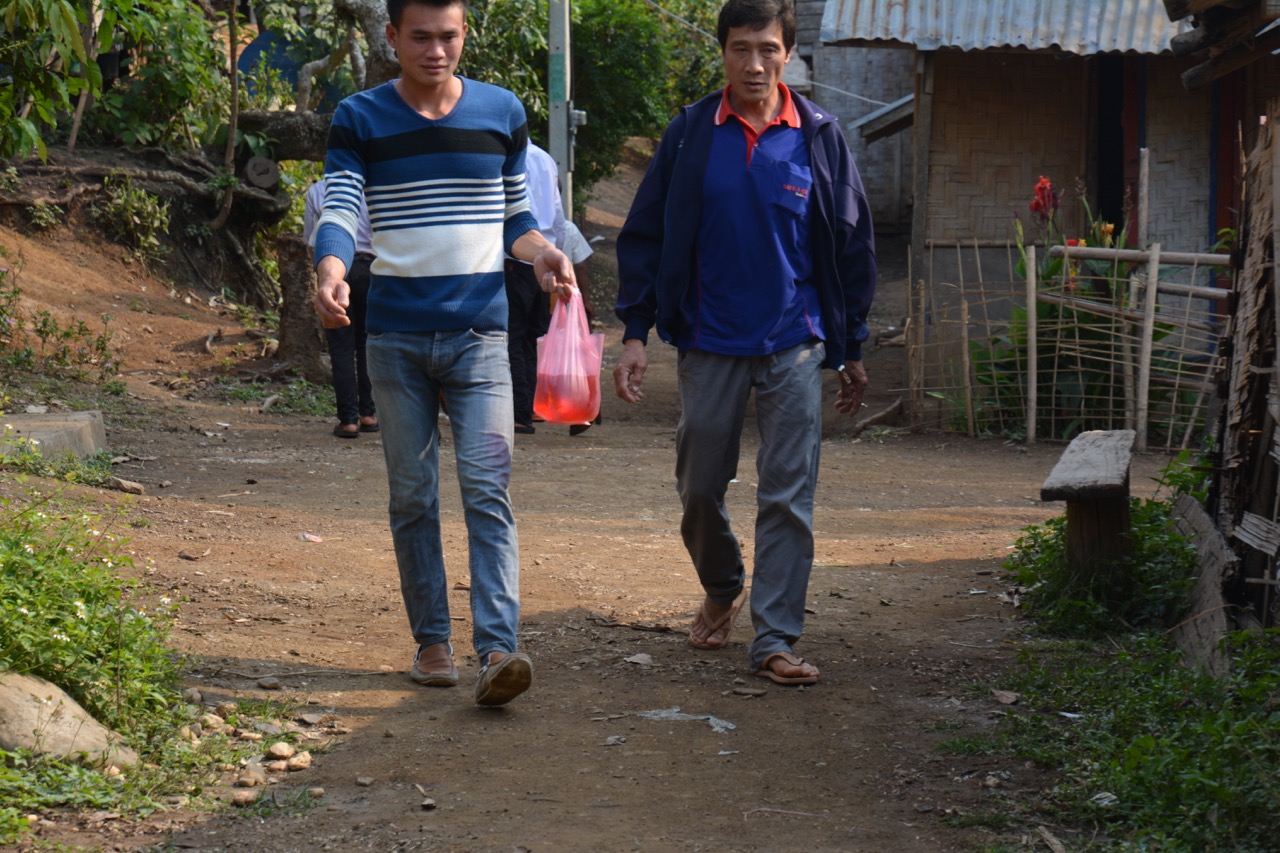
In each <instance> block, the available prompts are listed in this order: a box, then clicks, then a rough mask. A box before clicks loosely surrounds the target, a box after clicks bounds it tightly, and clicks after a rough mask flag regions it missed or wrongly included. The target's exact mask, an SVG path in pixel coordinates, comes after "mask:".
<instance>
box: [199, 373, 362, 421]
mask: <svg viewBox="0 0 1280 853" xmlns="http://www.w3.org/2000/svg"><path fill="white" fill-rule="evenodd" d="M206 393H207V394H209V395H210V396H212V397H213V398H214V399H215V400H221V401H222V402H225V403H237V404H243V403H254V404H261V403H262V402H263V401H265V400H268V399H270V398H272V397H275V398H276V399H275V400H274V401H273V402H272V404H271V408H270V410H269V411H270V413H272V414H280V415H315V416H317V417H328V416H330V415H332V414H333V413H334V412H335V411H337V400H336V398H335V397H334V393H333V387H332V386H331V385H316V384H314V383H312V382H308V381H306V380H305V379H292V380H290V381H288V382H272V383H263V382H241V381H239V380H235V379H219V380H217V381H216V382H213V383H212V384H210V385H209V387H208V389H206Z"/></svg>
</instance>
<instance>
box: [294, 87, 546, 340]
mask: <svg viewBox="0 0 1280 853" xmlns="http://www.w3.org/2000/svg"><path fill="white" fill-rule="evenodd" d="M527 144H528V128H527V126H526V125H525V115H524V108H523V107H522V106H521V105H520V102H519V101H518V100H517V99H516V98H515V96H514V95H512V94H511V93H510V92H508V91H507V90H505V89H500V88H498V87H496V86H490V85H487V84H484V83H478V82H476V81H474V80H467V79H464V80H463V94H462V99H461V100H460V101H459V102H458V104H457V105H456V106H455V107H454V109H453V110H452V111H451V112H450V113H449V115H447V116H445V117H444V118H442V119H438V120H431V119H427V118H424V117H422V116H421V115H419V114H418V113H417V112H416V111H414V110H412V109H410V108H409V107H408V105H407V104H405V103H404V101H403V100H402V99H401V98H400V96H399V94H398V93H397V92H396V90H395V87H394V84H392V83H387V84H384V85H382V86H379V87H377V88H375V89H371V90H369V91H367V92H361V93H359V94H357V95H353V96H352V97H350V98H347V99H346V100H344V101H343V102H342V103H341V104H340V105H339V106H338V111H337V113H335V115H334V119H333V125H332V126H331V128H330V131H329V151H328V161H327V163H326V166H325V171H326V175H327V177H328V178H329V182H328V192H327V193H326V195H325V208H324V214H323V215H322V216H321V218H320V226H319V228H318V232H317V238H316V257H317V258H321V257H324V256H325V255H336V256H338V257H339V258H343V259H344V260H347V263H348V265H349V264H350V257H351V253H352V252H354V234H355V222H356V216H357V215H358V211H359V198H360V195H361V194H363V195H364V196H365V199H366V201H367V203H368V206H369V219H370V222H371V223H372V226H373V246H374V253H375V254H376V255H377V260H376V261H374V264H373V268H372V275H371V280H370V290H369V317H368V327H369V331H370V332H374V333H377V332H389V331H443V330H458V329H478V330H492V329H505V328H506V324H507V303H506V292H505V289H504V287H503V275H502V259H503V253H504V251H509V249H510V247H511V244H512V243H514V242H515V240H516V238H518V237H519V236H520V235H522V234H524V233H525V232H526V231H529V230H531V229H533V228H536V227H537V226H536V223H535V221H534V218H533V216H532V214H531V213H530V210H529V201H528V194H527V192H526V190H525V177H524V159H525V150H526V147H527Z"/></svg>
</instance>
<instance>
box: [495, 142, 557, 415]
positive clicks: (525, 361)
mask: <svg viewBox="0 0 1280 853" xmlns="http://www.w3.org/2000/svg"><path fill="white" fill-rule="evenodd" d="M524 171H525V187H526V191H527V192H528V194H529V205H530V208H531V212H532V213H533V218H534V219H535V220H537V223H538V230H539V231H541V232H542V235H543V236H544V237H546V238H547V242H548V243H551V244H552V245H553V246H556V247H557V248H560V247H561V246H563V245H564V237H565V217H564V207H563V206H562V205H561V203H560V174H559V171H558V170H557V169H556V161H555V160H554V159H552V157H551V155H550V154H548V153H547V152H546V151H544V150H543V149H541V148H539V147H538V146H537V145H534V144H533V143H532V142H530V143H529V150H528V153H527V154H526V155H525V170H524ZM566 254H567V253H566ZM571 260H572V258H571ZM503 271H504V274H505V283H506V288H507V317H508V320H507V354H508V355H509V356H510V359H511V392H512V397H513V402H514V403H515V420H516V424H515V431H516V433H517V434H520V435H529V434H532V433H533V432H534V427H533V394H534V390H535V388H536V386H537V381H538V338H540V337H542V336H543V335H545V334H546V333H547V326H548V325H549V324H550V322H551V301H550V299H549V296H548V294H547V293H546V292H545V291H544V290H543V289H542V287H541V285H540V284H539V283H538V279H537V276H535V275H534V274H533V267H532V266H531V265H530V264H527V263H525V262H524V261H520V260H516V259H515V258H512V257H507V258H506V259H505V262H504V264H503Z"/></svg>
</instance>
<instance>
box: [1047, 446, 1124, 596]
mask: <svg viewBox="0 0 1280 853" xmlns="http://www.w3.org/2000/svg"><path fill="white" fill-rule="evenodd" d="M1133 442H1134V432H1133V430H1131V429H1117V430H1093V431H1092V432H1084V433H1081V434H1080V435H1078V436H1076V437H1075V438H1074V439H1072V441H1071V443H1070V444H1068V445H1067V449H1066V450H1064V451H1063V452H1062V456H1061V458H1059V459H1058V464H1057V465H1055V466H1053V471H1051V472H1050V473H1049V477H1048V479H1046V480H1045V481H1044V485H1043V486H1041V487H1040V500H1042V501H1066V502H1067V565H1068V567H1069V568H1071V569H1073V570H1079V571H1082V572H1088V573H1089V574H1095V573H1097V572H1098V571H1100V570H1103V569H1106V568H1109V567H1113V566H1115V565H1116V563H1117V562H1118V561H1120V560H1121V559H1123V558H1124V557H1125V555H1127V554H1128V553H1129V463H1130V461H1131V459H1132V457H1133Z"/></svg>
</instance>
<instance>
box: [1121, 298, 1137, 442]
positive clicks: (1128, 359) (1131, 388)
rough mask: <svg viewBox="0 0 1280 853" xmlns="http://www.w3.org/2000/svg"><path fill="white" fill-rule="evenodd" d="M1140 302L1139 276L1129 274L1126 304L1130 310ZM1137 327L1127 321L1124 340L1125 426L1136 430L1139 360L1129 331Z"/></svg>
mask: <svg viewBox="0 0 1280 853" xmlns="http://www.w3.org/2000/svg"><path fill="white" fill-rule="evenodd" d="M1137 302H1138V278H1137V276H1135V275H1132V274H1130V275H1129V301H1128V303H1127V304H1126V305H1125V307H1126V308H1128V309H1129V310H1131V311H1132V310H1133V309H1134V306H1135V305H1137ZM1134 330H1135V327H1134V325H1133V324H1132V323H1125V325H1124V331H1125V341H1124V428H1125V429H1132V430H1136V429H1137V426H1138V387H1137V376H1136V375H1135V370H1136V369H1137V360H1136V358H1135V357H1134V354H1133V341H1132V340H1130V335H1129V333H1130V332H1131V331H1134Z"/></svg>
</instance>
